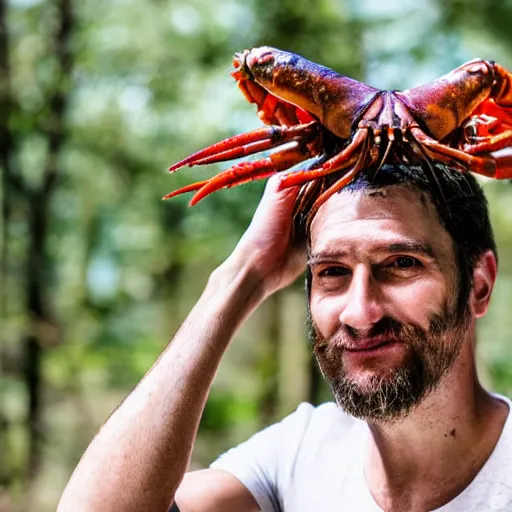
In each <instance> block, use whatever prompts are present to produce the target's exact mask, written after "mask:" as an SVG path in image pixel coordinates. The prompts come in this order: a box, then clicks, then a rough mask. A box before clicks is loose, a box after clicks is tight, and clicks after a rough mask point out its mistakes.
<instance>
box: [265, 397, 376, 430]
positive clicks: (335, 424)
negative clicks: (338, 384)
mask: <svg viewBox="0 0 512 512" xmlns="http://www.w3.org/2000/svg"><path fill="white" fill-rule="evenodd" d="M278 425H280V426H281V427H282V429H283V430H288V429H293V430H294V431H295V432H297V431H301V432H302V433H303V435H305V436H306V435H311V434H313V435H314V436H315V437H317V436H319V435H322V434H326V433H328V432H330V431H335V432H336V434H337V435H338V436H340V435H343V432H348V431H349V430H351V429H352V428H353V427H355V426H365V425H366V423H364V422H362V421H360V420H357V419H356V418H354V417H353V416H350V415H348V414H347V413H345V412H344V411H343V410H342V409H341V408H340V407H338V406H337V405H336V404H335V403H334V402H326V403H323V404H320V405H317V406H314V405H312V404H310V403H308V402H303V403H301V404H300V405H299V406H298V407H297V409H296V410H295V411H294V412H292V413H291V414H289V415H288V416H286V417H285V418H284V419H283V420H281V421H280V422H279V424H278ZM270 428H272V427H270Z"/></svg>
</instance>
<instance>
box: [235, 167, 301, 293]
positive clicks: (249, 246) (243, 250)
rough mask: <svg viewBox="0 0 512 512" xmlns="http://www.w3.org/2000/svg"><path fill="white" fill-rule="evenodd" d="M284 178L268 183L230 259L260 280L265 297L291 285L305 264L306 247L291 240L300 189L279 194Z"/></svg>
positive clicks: (271, 180)
mask: <svg viewBox="0 0 512 512" xmlns="http://www.w3.org/2000/svg"><path fill="white" fill-rule="evenodd" d="M281 179H282V177H281V175H275V176H273V177H272V178H271V179H270V180H269V181H268V183H267V186H266V188H265V193H264V194H263V197H262V199H261V201H260V204H259V206H258V208H257V210H256V213H255V214H254V217H253V219H252V222H251V224H250V226H249V228H248V229H247V231H246V232H245V234H244V236H243V237H242V238H241V240H240V242H239V243H238V245H237V247H236V248H235V250H234V252H233V254H232V255H231V257H230V258H229V260H231V261H233V260H235V261H237V262H244V264H245V265H248V266H249V267H250V269H251V271H252V272H254V273H255V274H256V276H258V277H259V278H260V279H261V284H262V286H263V289H262V293H263V298H265V297H268V296H269V295H271V294H272V293H274V292H276V291H277V290H280V289H281V288H284V287H286V286H288V285H289V284H291V283H292V282H293V281H294V280H295V279H296V278H297V277H298V276H299V275H300V273H301V272H303V271H304V268H305V265H306V250H305V246H304V245H300V246H299V245H293V243H292V240H291V233H292V212H293V208H294V204H295V201H296V199H297V195H298V193H299V187H293V188H287V189H285V190H281V191H278V190H277V189H278V187H279V183H280V180H281ZM229 260H228V262H229Z"/></svg>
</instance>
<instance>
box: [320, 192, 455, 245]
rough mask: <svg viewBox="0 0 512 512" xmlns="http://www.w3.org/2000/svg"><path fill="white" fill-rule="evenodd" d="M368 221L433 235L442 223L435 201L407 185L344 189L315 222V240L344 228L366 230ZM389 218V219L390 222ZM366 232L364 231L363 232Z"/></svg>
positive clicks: (327, 203)
mask: <svg viewBox="0 0 512 512" xmlns="http://www.w3.org/2000/svg"><path fill="white" fill-rule="evenodd" d="M368 221H382V222H379V223H378V225H379V226H382V227H383V228H385V227H387V226H391V225H392V226H393V227H394V229H395V230H398V232H401V233H402V234H403V235H404V236H407V235H412V236H421V237H423V238H430V237H432V236H433V235H434V234H435V232H436V231H437V232H438V231H439V230H441V231H443V232H444V233H445V234H446V235H447V233H446V231H445V230H444V229H443V228H442V227H441V225H440V223H439V219H438V216H437V213H436V210H435V207H434V206H433V204H432V203H431V202H430V201H429V200H428V199H427V197H426V196H425V194H422V193H421V192H419V191H416V190H413V189H411V188H409V187H406V186H403V185H393V186H389V187H385V188H381V189H368V190H358V191H347V192H345V191H343V192H341V193H340V194H335V195H334V196H332V197H331V198H330V199H329V200H328V201H327V202H326V203H325V204H324V205H322V207H321V208H320V209H319V211H318V213H317V214H316V216H315V218H314V219H313V222H312V225H311V243H312V245H316V244H315V242H318V241H319V239H324V238H325V237H329V236H332V234H333V233H340V234H342V233H343V231H344V230H348V229H350V230H351V231H354V230H355V231H357V230H361V231H362V230H365V229H366V228H367V226H368ZM386 221H389V222H386ZM361 234H364V233H361Z"/></svg>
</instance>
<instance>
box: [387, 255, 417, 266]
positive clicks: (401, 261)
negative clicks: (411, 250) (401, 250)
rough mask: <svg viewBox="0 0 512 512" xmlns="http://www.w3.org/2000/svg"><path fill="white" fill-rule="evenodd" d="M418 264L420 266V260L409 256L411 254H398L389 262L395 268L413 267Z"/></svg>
mask: <svg viewBox="0 0 512 512" xmlns="http://www.w3.org/2000/svg"><path fill="white" fill-rule="evenodd" d="M418 266H420V262H419V261H418V260H417V259H416V258H411V256H399V257H398V258H396V259H395V260H394V261H393V263H392V264H391V267H395V268H413V267H418Z"/></svg>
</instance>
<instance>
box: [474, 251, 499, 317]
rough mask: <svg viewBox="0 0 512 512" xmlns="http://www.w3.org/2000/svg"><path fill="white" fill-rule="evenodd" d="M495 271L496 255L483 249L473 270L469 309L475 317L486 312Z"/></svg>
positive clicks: (496, 267)
mask: <svg viewBox="0 0 512 512" xmlns="http://www.w3.org/2000/svg"><path fill="white" fill-rule="evenodd" d="M497 272H498V265H497V263H496V256H495V255H494V253H493V252H492V251H490V250H489V251H485V252H484V253H483V254H482V256H481V257H480V259H479V260H478V263H477V264H476V266H475V269H474V270H473V290H472V292H471V309H472V311H473V314H474V315H475V317H476V318H480V317H482V316H484V315H485V313H487V308H488V307H489V301H490V300H491V293H492V289H493V288H494V282H495V281H496V274H497Z"/></svg>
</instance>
